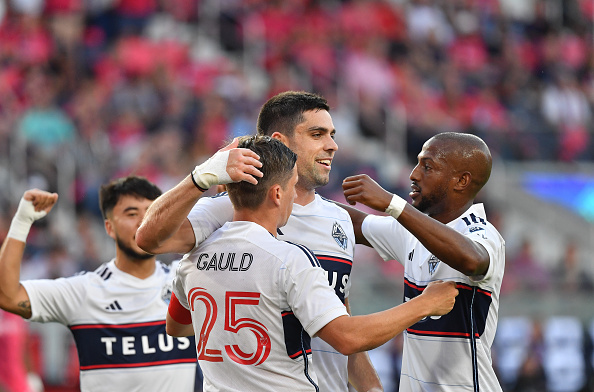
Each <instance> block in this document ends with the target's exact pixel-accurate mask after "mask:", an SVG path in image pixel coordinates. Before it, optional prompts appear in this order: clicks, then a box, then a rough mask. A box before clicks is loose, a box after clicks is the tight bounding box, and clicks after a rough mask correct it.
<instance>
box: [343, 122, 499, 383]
mask: <svg viewBox="0 0 594 392" xmlns="http://www.w3.org/2000/svg"><path fill="white" fill-rule="evenodd" d="M491 165H492V163H491V155H490V152H489V149H488V147H487V146H486V145H485V144H484V142H483V141H482V140H481V139H480V138H478V137H476V136H473V135H468V134H458V133H442V134H438V135H436V136H434V137H433V138H431V139H429V140H428V141H427V142H426V143H425V145H424V146H423V149H422V151H421V152H420V154H419V156H418V164H417V166H416V167H415V168H414V169H413V171H412V173H411V175H410V179H411V180H412V192H411V193H410V196H411V198H412V200H413V202H412V206H410V205H408V204H407V203H406V202H405V201H404V200H403V199H401V198H400V197H398V196H396V195H392V194H390V193H388V192H386V191H385V190H384V189H382V188H381V187H380V186H379V185H378V184H377V183H375V182H374V181H373V180H371V179H370V178H369V177H368V176H365V175H359V176H353V177H349V178H347V179H345V181H344V182H343V188H344V191H345V196H346V198H347V200H348V202H349V203H351V204H354V203H356V202H360V203H363V204H366V205H368V206H370V207H372V208H374V209H377V210H380V211H385V212H388V213H389V214H390V215H392V216H382V217H380V216H373V215H367V214H364V213H362V212H360V211H358V210H355V209H353V208H349V207H345V208H346V209H347V210H349V212H350V213H351V217H352V218H353V222H354V223H355V233H356V236H357V241H358V242H361V243H365V244H367V245H372V246H373V247H374V248H375V249H376V250H377V251H378V252H379V254H380V255H381V256H382V258H384V259H385V260H394V259H395V260H397V261H399V262H400V263H402V264H403V265H404V299H405V301H408V300H410V299H412V298H416V297H417V296H418V295H419V294H421V293H422V292H423V290H424V289H425V288H426V287H427V284H428V283H429V282H432V281H434V280H447V281H454V282H456V283H457V287H458V289H459V291H460V295H459V296H458V297H457V299H456V305H455V306H454V309H453V311H452V312H450V313H449V314H447V315H445V316H441V317H430V318H427V319H424V320H422V321H420V322H419V323H417V324H415V325H413V326H411V327H409V328H408V329H407V331H406V333H405V334H404V354H403V359H402V370H401V378H400V390H401V391H443V392H450V391H451V392H454V391H456V392H458V391H468V392H478V391H489V392H495V391H501V386H500V385H499V382H498V380H497V377H496V375H495V372H494V370H493V366H492V361H491V345H492V343H493V339H494V336H495V331H496V329H497V315H498V308H499V291H500V288H501V281H502V279H503V271H504V265H505V242H504V240H503V238H502V237H501V235H500V234H499V232H498V231H497V230H496V229H495V227H493V225H492V224H490V223H489V222H488V221H487V217H486V215H485V210H484V207H483V205H482V204H473V201H474V198H475V196H476V194H477V193H478V192H479V190H480V189H481V188H482V187H483V186H484V184H485V183H486V182H487V181H488V179H489V176H490V172H491ZM412 207H416V208H417V209H415V208H412ZM394 218H396V219H394Z"/></svg>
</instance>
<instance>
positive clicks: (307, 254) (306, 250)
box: [285, 241, 321, 267]
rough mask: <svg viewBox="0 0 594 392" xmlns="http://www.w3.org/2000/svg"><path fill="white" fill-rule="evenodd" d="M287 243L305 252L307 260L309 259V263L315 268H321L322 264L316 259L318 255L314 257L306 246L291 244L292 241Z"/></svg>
mask: <svg viewBox="0 0 594 392" xmlns="http://www.w3.org/2000/svg"><path fill="white" fill-rule="evenodd" d="M285 242H286V243H287V244H291V245H295V246H296V247H298V248H299V249H301V250H302V251H303V253H305V255H306V256H307V258H308V259H309V262H310V263H311V265H313V266H314V267H321V265H320V262H319V261H318V259H317V258H316V255H314V254H313V252H312V251H311V250H309V248H308V247H306V246H304V245H301V244H295V243H293V242H290V241H285Z"/></svg>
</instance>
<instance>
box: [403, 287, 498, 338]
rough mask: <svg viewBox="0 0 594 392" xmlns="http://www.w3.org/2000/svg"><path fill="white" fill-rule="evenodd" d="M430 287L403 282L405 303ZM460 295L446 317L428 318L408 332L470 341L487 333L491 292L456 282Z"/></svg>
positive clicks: (410, 328)
mask: <svg viewBox="0 0 594 392" xmlns="http://www.w3.org/2000/svg"><path fill="white" fill-rule="evenodd" d="M425 287H427V286H419V285H415V284H414V283H412V282H410V281H409V280H408V279H406V278H405V279H404V297H405V300H409V299H412V298H414V297H416V296H418V295H420V294H421V293H422V292H423V290H424V289H425ZM456 287H457V288H458V293H459V294H458V296H457V297H456V303H455V304H454V308H453V309H452V311H451V312H450V313H448V314H446V315H444V316H435V317H425V318H424V319H423V320H421V321H419V322H418V323H416V324H414V325H412V326H411V327H409V328H408V329H407V330H406V331H407V332H408V333H411V334H414V335H424V336H439V337H448V338H463V339H470V337H471V336H473V335H474V337H475V338H480V337H481V336H482V335H483V333H484V332H485V325H486V321H487V315H488V313H489V308H490V306H491V302H492V299H491V292H489V291H487V290H483V289H480V288H478V287H474V286H470V285H467V284H464V283H459V282H457V284H456Z"/></svg>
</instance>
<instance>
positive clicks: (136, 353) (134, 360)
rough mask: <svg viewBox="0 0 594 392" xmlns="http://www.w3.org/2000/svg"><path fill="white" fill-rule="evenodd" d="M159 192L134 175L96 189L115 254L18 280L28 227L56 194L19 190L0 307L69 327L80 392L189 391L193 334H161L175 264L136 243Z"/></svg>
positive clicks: (1, 259)
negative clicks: (60, 273)
mask: <svg viewBox="0 0 594 392" xmlns="http://www.w3.org/2000/svg"><path fill="white" fill-rule="evenodd" d="M159 195H161V190H160V189H159V188H158V187H157V186H155V185H154V184H152V183H150V182H149V181H147V180H146V179H144V178H141V177H135V176H130V177H125V178H120V179H118V180H115V181H113V182H110V183H108V184H105V185H103V186H102V187H101V190H100V208H101V212H102V214H103V217H104V218H105V230H106V231H107V234H108V235H109V236H110V237H111V238H113V239H114V241H115V258H114V259H113V260H111V261H110V262H108V263H105V264H103V265H102V266H100V267H99V268H97V269H96V270H95V271H93V272H86V273H81V274H78V275H76V276H72V277H68V278H60V279H56V280H50V279H42V280H26V281H22V282H19V280H20V279H19V277H20V264H21V260H22V258H23V253H24V250H25V245H26V244H25V242H26V239H27V235H28V233H29V229H30V228H31V225H32V224H33V222H34V221H36V220H38V219H40V218H42V217H43V216H45V215H46V214H47V213H49V212H50V210H51V209H52V208H53V206H54V205H55V203H56V202H57V200H58V195H57V194H55V193H49V192H45V191H41V190H38V189H32V190H28V191H26V192H25V193H24V195H23V198H22V199H21V201H20V203H19V207H18V210H17V212H16V214H15V216H14V218H13V220H12V223H11V226H10V230H9V233H8V236H7V238H6V240H5V241H4V243H3V244H2V248H1V249H0V308H2V309H4V310H6V311H9V312H12V313H15V314H18V315H20V316H22V317H24V318H26V319H29V320H30V321H38V322H44V323H45V322H58V323H60V324H63V325H65V326H67V327H68V328H69V329H70V331H71V332H72V334H73V336H74V340H75V342H76V347H77V350H78V356H79V362H80V387H81V390H82V391H110V392H111V391H122V392H124V391H125V392H130V391H172V392H173V391H176V392H177V391H188V392H189V391H193V390H194V379H195V374H196V357H195V352H194V348H193V347H194V339H193V338H185V337H184V338H180V339H174V338H171V337H169V336H167V334H166V332H165V315H166V312H167V305H168V303H169V299H170V295H171V284H172V280H173V276H174V274H175V269H174V268H175V265H172V266H171V268H170V267H168V266H166V265H165V264H162V263H160V262H159V261H157V260H156V259H155V256H154V255H151V254H148V253H146V252H145V251H143V250H142V249H140V248H139V247H138V246H137V245H136V242H135V241H134V236H135V234H136V229H137V228H138V226H139V225H140V222H141V220H142V217H143V216H144V214H145V212H146V210H147V208H148V206H149V205H150V204H151V203H152V201H153V200H154V199H156V198H157V197H158V196H159Z"/></svg>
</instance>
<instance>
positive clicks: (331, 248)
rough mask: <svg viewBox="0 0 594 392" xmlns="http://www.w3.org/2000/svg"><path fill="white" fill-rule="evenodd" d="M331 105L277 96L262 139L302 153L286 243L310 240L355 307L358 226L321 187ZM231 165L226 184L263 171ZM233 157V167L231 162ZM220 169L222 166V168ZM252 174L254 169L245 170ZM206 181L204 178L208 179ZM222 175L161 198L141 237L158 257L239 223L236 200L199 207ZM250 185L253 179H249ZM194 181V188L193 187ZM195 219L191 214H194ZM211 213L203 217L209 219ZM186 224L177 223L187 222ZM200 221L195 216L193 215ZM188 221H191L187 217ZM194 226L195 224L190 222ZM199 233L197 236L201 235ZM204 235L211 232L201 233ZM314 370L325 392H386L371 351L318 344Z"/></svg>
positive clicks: (267, 107)
mask: <svg viewBox="0 0 594 392" xmlns="http://www.w3.org/2000/svg"><path fill="white" fill-rule="evenodd" d="M328 110H329V107H328V103H327V102H326V100H325V99H324V98H322V97H320V96H318V95H315V94H310V93H305V92H295V91H288V92H285V93H281V94H278V95H276V96H274V97H272V98H271V99H269V100H268V101H267V102H266V103H265V104H264V105H263V106H262V109H261V110H260V114H259V116H258V134H261V135H268V136H271V137H274V138H277V139H279V140H281V141H282V142H283V143H285V144H286V145H287V146H288V147H289V148H291V149H292V150H293V151H294V152H295V153H297V170H298V172H299V180H298V183H297V187H296V190H297V198H296V199H295V206H294V209H295V212H294V213H293V215H292V216H291V218H290V220H289V223H288V224H287V226H286V227H285V228H283V229H282V230H281V233H284V235H282V234H281V237H280V238H283V239H288V240H291V241H294V242H298V243H304V244H306V245H307V246H309V247H311V249H312V250H313V251H314V252H315V254H316V256H318V258H319V259H320V262H321V264H322V267H323V268H324V269H326V270H327V275H328V279H329V283H330V284H331V285H332V286H333V287H334V288H335V290H336V294H337V295H338V296H339V298H340V299H341V300H343V301H344V302H345V304H346V305H347V309H348V285H349V277H350V272H351V267H352V261H353V256H354V251H353V249H354V248H353V247H354V243H353V240H352V239H353V235H352V233H353V228H352V223H351V222H350V221H349V218H348V217H347V215H346V214H344V212H343V211H341V210H340V209H337V208H336V206H334V205H331V203H328V202H327V201H325V200H323V199H322V198H320V196H319V195H317V194H316V192H315V189H316V188H318V187H320V186H323V185H326V184H327V183H328V181H329V175H330V169H331V167H332V160H333V158H334V153H335V152H336V151H337V149H338V146H337V145H336V143H335V141H334V135H335V132H336V131H335V129H334V124H333V122H332V117H331V116H330V113H329V111H328ZM228 153H229V154H230V155H228V158H229V160H228V162H229V166H228V167H227V168H226V169H227V172H228V173H225V166H222V165H223V163H222V160H221V159H219V162H218V163H217V162H214V161H211V162H212V163H213V168H214V171H217V170H219V171H220V172H221V175H222V176H224V177H225V179H224V181H227V182H230V181H231V178H232V180H233V181H237V180H245V179H246V178H247V177H242V175H244V174H246V173H247V174H248V175H250V176H249V177H251V175H252V174H256V172H257V169H255V168H254V167H253V166H252V165H254V164H255V162H257V161H253V160H251V159H252V158H253V157H252V156H251V155H249V154H248V155H247V156H243V155H242V154H241V153H240V152H239V151H237V150H236V149H233V150H230V151H229V152H228ZM226 158H227V156H225V161H224V162H225V164H227V160H226ZM217 165H218V166H217ZM244 170H247V172H246V173H244ZM203 178H204V179H203ZM220 180H221V179H217V178H216V176H215V175H214V172H211V173H205V172H204V168H203V167H202V168H200V169H198V167H197V169H196V170H195V171H194V172H193V175H192V176H188V177H187V178H186V179H185V180H184V181H182V182H181V183H180V184H179V185H178V186H177V187H175V188H174V189H172V190H171V191H170V192H167V193H165V194H164V195H163V197H161V198H159V200H157V202H156V204H154V205H153V206H152V207H151V209H150V210H149V212H148V215H147V218H146V219H145V221H144V222H143V224H142V226H141V227H140V229H139V232H138V233H137V241H138V244H139V245H141V247H142V248H143V249H145V250H147V251H149V252H151V253H155V254H159V253H166V252H178V253H185V252H189V251H190V250H192V249H193V248H194V247H195V246H196V244H199V243H200V242H201V241H202V240H203V239H204V238H206V236H208V235H209V234H210V233H212V231H214V230H215V229H217V228H219V227H221V226H222V225H223V224H224V223H225V222H227V221H229V220H230V219H231V216H232V214H233V211H232V210H231V208H230V207H231V204H230V203H229V201H228V200H222V201H220V204H219V202H217V205H219V206H220V208H214V209H213V210H211V211H209V210H208V209H207V208H201V207H200V206H196V208H197V210H196V211H192V212H190V211H191V210H192V207H194V205H195V204H196V201H197V200H198V198H199V196H200V194H196V192H195V191H194V190H193V189H192V188H194V185H195V184H197V185H198V186H200V187H201V188H202V189H203V190H205V189H208V188H209V187H210V186H211V185H215V184H219V183H224V182H221V181H220ZM247 180H248V181H250V180H249V179H247ZM193 182H194V183H193ZM190 213H191V214H192V215H191V216H190V217H188V215H189V214H190ZM201 214H203V215H201ZM182 216H183V219H181V220H180V219H172V217H178V218H179V217H182ZM192 216H194V218H192ZM186 217H188V218H189V219H185V218H186ZM190 222H192V223H190ZM194 231H196V237H195V236H194ZM200 231H203V232H204V233H206V234H205V235H202V236H201V234H200ZM313 347H314V366H315V367H316V368H319V371H318V374H319V376H320V386H321V387H322V389H323V390H327V391H333V392H347V389H348V383H349V382H350V383H351V384H352V385H353V386H354V387H355V388H356V389H357V390H358V391H369V392H381V391H382V390H383V389H382V386H381V383H380V380H379V377H378V375H377V373H376V372H375V369H374V368H373V366H372V364H371V361H370V360H369V357H368V356H367V353H357V354H355V355H352V356H349V358H346V357H344V356H343V355H341V354H339V353H337V352H336V350H333V349H331V348H330V347H328V346H327V345H325V344H324V343H323V342H319V341H315V340H314V342H313Z"/></svg>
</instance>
